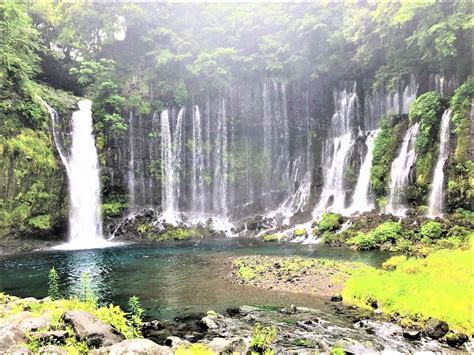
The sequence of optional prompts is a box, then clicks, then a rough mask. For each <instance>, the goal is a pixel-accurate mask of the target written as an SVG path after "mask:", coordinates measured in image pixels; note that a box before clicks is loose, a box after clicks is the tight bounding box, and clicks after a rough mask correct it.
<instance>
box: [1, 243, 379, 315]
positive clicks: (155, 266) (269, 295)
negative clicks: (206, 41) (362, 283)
mask: <svg viewBox="0 0 474 355" xmlns="http://www.w3.org/2000/svg"><path fill="white" fill-rule="evenodd" d="M257 254H260V255H282V256H284V255H288V256H289V255H301V256H305V257H322V258H329V259H338V260H341V259H342V260H352V261H362V262H365V263H368V264H371V265H375V266H378V265H380V264H381V263H382V262H383V260H385V259H386V257H387V254H383V253H380V252H363V253H362V252H360V253H358V252H353V251H350V250H346V249H334V248H333V249H329V248H324V247H321V246H318V245H313V246H311V245H293V244H292V245H284V246H283V245H278V244H270V243H261V242H257V241H255V240H248V239H246V240H242V239H240V240H239V239H225V240H205V241H202V242H198V243H195V244H171V245H160V246H149V245H148V246H143V245H125V246H120V247H115V248H107V249H95V250H78V251H60V250H54V251H53V250H50V251H39V252H34V253H26V254H17V255H11V256H5V257H1V258H0V275H1V277H0V286H1V289H2V291H3V292H7V293H9V294H12V295H16V296H21V297H27V296H32V297H45V296H46V295H47V274H48V271H49V270H50V269H51V268H52V267H53V266H54V267H55V268H56V269H57V271H58V273H59V275H60V277H61V289H62V291H63V293H65V294H67V295H71V294H75V293H78V292H79V289H80V280H81V275H82V273H83V272H87V273H88V274H89V276H90V279H91V283H92V287H93V289H94V290H95V291H96V294H97V295H99V301H100V302H101V303H106V302H113V303H115V304H119V305H124V304H125V303H126V301H127V300H128V298H129V297H130V296H132V295H137V296H138V297H139V298H140V300H141V302H142V304H143V305H144V307H145V309H146V312H147V315H148V316H149V317H154V318H172V317H175V316H177V315H186V314H190V313H196V312H206V311H207V310H209V309H214V310H216V311H218V312H221V311H224V310H225V309H226V308H229V307H238V306H241V305H244V304H258V305H272V306H286V305H288V304H290V303H293V304H297V305H300V306H308V307H316V308H318V307H319V306H320V305H321V303H322V300H321V299H320V298H318V297H315V296H310V295H296V294H294V293H285V292H279V293H276V292H273V291H272V292H270V291H264V290H260V289H256V288H253V287H248V286H242V285H236V284H233V283H231V282H229V281H228V280H227V278H226V276H227V275H228V274H229V269H230V267H229V265H228V264H226V263H225V262H226V261H227V259H228V257H230V256H242V255H257Z"/></svg>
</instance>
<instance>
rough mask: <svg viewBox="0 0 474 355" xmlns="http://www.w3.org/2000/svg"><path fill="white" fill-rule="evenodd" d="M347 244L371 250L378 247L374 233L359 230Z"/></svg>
mask: <svg viewBox="0 0 474 355" xmlns="http://www.w3.org/2000/svg"><path fill="white" fill-rule="evenodd" d="M347 244H349V245H352V246H354V247H355V248H356V249H358V250H370V249H375V248H376V246H377V241H376V240H375V238H374V237H373V235H372V233H363V232H358V233H357V234H356V236H355V237H352V238H351V239H349V240H348V241H347Z"/></svg>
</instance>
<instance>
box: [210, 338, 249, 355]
mask: <svg viewBox="0 0 474 355" xmlns="http://www.w3.org/2000/svg"><path fill="white" fill-rule="evenodd" d="M207 346H209V348H211V350H212V351H215V352H217V353H219V354H234V353H238V354H245V353H246V352H247V350H248V347H247V343H246V342H245V340H244V339H242V338H239V337H235V338H230V339H225V338H214V339H212V340H211V342H210V343H209V344H207Z"/></svg>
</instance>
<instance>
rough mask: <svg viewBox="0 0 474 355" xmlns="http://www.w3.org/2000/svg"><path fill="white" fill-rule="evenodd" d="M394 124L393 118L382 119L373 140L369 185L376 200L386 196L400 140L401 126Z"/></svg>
mask: <svg viewBox="0 0 474 355" xmlns="http://www.w3.org/2000/svg"><path fill="white" fill-rule="evenodd" d="M395 122H396V120H395V117H394V116H389V117H382V118H381V121H380V127H381V128H380V131H379V133H378V134H377V136H376V137H375V140H374V147H373V159H372V167H371V169H370V184H371V187H372V191H373V192H374V194H375V196H377V197H378V198H383V197H385V196H386V195H387V194H388V191H387V189H388V183H389V179H390V167H391V164H392V161H393V160H394V158H395V154H396V150H397V146H398V143H399V142H400V138H401V137H400V135H401V131H402V127H403V126H402V125H401V124H400V123H398V124H395ZM379 204H380V203H379Z"/></svg>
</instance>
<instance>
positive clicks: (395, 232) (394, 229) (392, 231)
mask: <svg viewBox="0 0 474 355" xmlns="http://www.w3.org/2000/svg"><path fill="white" fill-rule="evenodd" d="M401 233H402V226H401V225H400V223H399V222H391V221H389V222H384V223H382V224H380V225H379V226H377V228H375V229H374V230H373V231H372V232H371V234H372V237H373V238H374V240H375V242H376V243H378V244H382V243H385V242H386V241H392V242H395V241H396V240H397V239H398V238H399V237H400V236H401Z"/></svg>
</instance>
